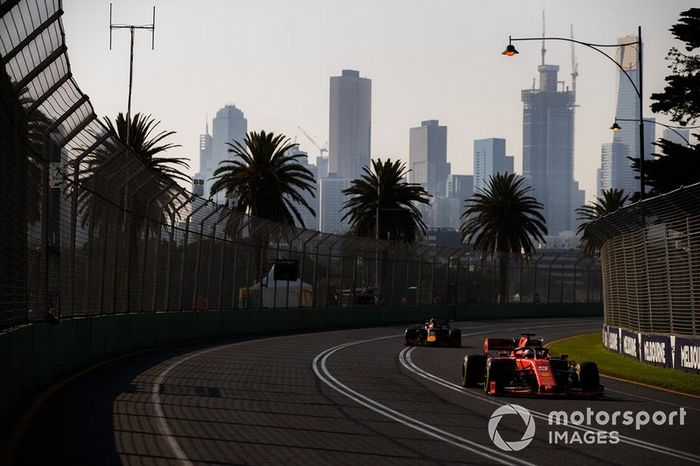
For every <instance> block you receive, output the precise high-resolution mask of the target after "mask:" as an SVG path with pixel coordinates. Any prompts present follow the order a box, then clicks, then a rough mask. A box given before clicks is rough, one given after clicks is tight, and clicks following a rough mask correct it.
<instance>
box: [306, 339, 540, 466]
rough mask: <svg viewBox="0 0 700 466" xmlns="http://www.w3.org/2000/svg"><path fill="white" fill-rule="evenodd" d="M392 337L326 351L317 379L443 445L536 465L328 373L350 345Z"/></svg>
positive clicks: (316, 366) (321, 355) (316, 364)
mask: <svg viewBox="0 0 700 466" xmlns="http://www.w3.org/2000/svg"><path fill="white" fill-rule="evenodd" d="M479 333H481V332H479ZM479 333H475V335H478V334H479ZM388 338H395V336H394V335H392V336H389V337H380V338H373V339H369V340H361V341H356V342H352V343H345V344H342V345H338V346H334V347H333V348H329V349H327V350H325V351H324V352H322V353H319V354H318V355H316V357H315V358H314V360H313V363H312V368H313V371H314V373H315V374H316V376H317V377H318V378H319V379H320V380H321V381H322V382H323V383H325V384H326V385H328V386H329V387H331V388H332V389H333V390H335V391H337V392H338V393H340V394H342V395H344V396H346V397H348V398H350V399H351V400H353V401H355V402H356V403H358V404H360V405H362V406H364V407H365V408H368V409H371V410H372V411H374V412H376V413H378V414H381V415H382V416H385V417H388V418H389V419H391V420H393V421H396V422H398V423H399V424H403V425H404V426H406V427H410V428H411V429H414V430H417V431H419V432H422V433H424V434H426V435H429V436H431V437H433V438H436V439H438V440H442V441H443V442H446V443H449V444H451V445H454V446H456V447H458V448H462V449H464V450H467V451H470V452H472V453H475V454H477V455H479V456H482V457H484V458H488V459H491V460H493V461H496V462H498V463H501V464H505V465H510V464H520V465H525V466H532V465H533V463H529V462H527V461H523V460H521V459H519V458H517V457H513V456H509V455H506V454H505V453H503V452H500V451H498V450H494V449H492V448H488V447H486V446H484V445H481V444H479V443H476V442H474V441H472V440H468V439H466V438H464V437H460V436H457V435H455V434H452V433H450V432H447V431H444V430H442V429H439V428H437V427H435V426H433V425H430V424H427V423H425V422H421V421H419V420H418V419H415V418H412V417H410V416H407V415H405V414H402V413H400V412H398V411H395V410H393V409H391V408H389V407H388V406H386V405H383V404H381V403H379V402H377V401H375V400H373V399H371V398H369V397H367V396H365V395H363V394H361V393H359V392H357V391H355V390H353V389H351V388H349V387H348V386H347V385H345V384H343V383H342V382H340V381H339V380H338V379H336V378H335V377H333V376H332V375H331V373H330V372H329V371H328V368H327V366H326V361H327V360H328V358H329V357H330V356H331V355H332V354H333V353H335V352H336V351H339V350H341V349H344V348H348V347H350V346H355V345H360V344H363V343H369V342H373V341H378V340H385V339H388Z"/></svg>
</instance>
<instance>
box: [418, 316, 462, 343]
mask: <svg viewBox="0 0 700 466" xmlns="http://www.w3.org/2000/svg"><path fill="white" fill-rule="evenodd" d="M416 345H426V346H452V347H455V348H459V347H460V346H462V331H461V330H460V329H458V328H451V327H450V323H449V321H440V320H438V319H436V318H432V319H430V320H429V321H428V322H426V323H425V324H423V325H417V326H415V327H410V328H407V329H406V346H416Z"/></svg>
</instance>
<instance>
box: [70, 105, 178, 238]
mask: <svg viewBox="0 0 700 466" xmlns="http://www.w3.org/2000/svg"><path fill="white" fill-rule="evenodd" d="M104 121H105V130H106V132H107V134H109V135H110V137H109V138H108V139H106V140H105V142H104V143H102V144H101V145H100V146H99V147H97V148H96V149H95V150H94V151H93V152H92V153H91V154H89V155H88V157H86V159H85V162H84V167H85V168H83V169H82V170H81V176H80V181H81V183H80V184H81V188H83V189H80V191H79V208H80V214H81V223H82V226H83V227H85V226H86V225H88V224H90V223H93V225H92V226H93V227H94V226H97V225H98V224H99V223H100V222H101V221H102V220H103V219H105V218H106V214H105V210H106V208H107V206H106V205H105V201H107V202H111V203H112V204H116V205H117V206H119V207H120V208H122V209H127V210H129V211H130V212H132V213H134V214H136V216H137V217H141V218H142V219H146V218H147V219H149V220H151V221H154V222H161V223H167V222H169V219H170V214H171V212H172V211H173V209H174V208H175V206H174V205H173V204H172V201H171V200H168V199H161V200H157V201H156V202H153V203H151V205H150V211H148V212H147V211H146V210H147V208H148V206H147V204H148V202H147V200H146V199H144V198H143V197H136V194H137V192H138V191H139V190H140V186H141V185H142V184H143V182H144V181H148V182H149V183H150V186H149V187H148V189H147V192H149V193H153V192H156V191H159V190H160V189H161V188H166V187H168V186H173V187H175V183H176V182H177V181H181V182H184V183H188V182H191V178H190V177H189V176H188V175H187V174H186V173H185V172H184V170H186V169H188V168H189V165H188V163H187V160H188V159H186V158H179V157H164V156H163V154H164V153H165V152H167V151H169V150H171V149H174V148H177V147H180V146H179V145H177V144H173V143H165V142H164V140H165V139H166V138H168V137H170V136H172V135H174V134H175V132H174V131H159V130H158V129H157V128H158V125H159V124H160V122H159V121H157V120H155V119H154V118H153V117H152V116H151V115H142V114H140V113H137V114H135V115H134V116H133V118H131V120H129V121H127V119H126V117H125V116H124V114H123V113H119V114H118V115H117V118H116V120H115V122H112V120H110V119H109V118H108V117H105V118H104ZM127 127H128V133H129V134H128V138H127ZM92 136H93V137H95V138H99V137H101V136H102V134H93V135H92ZM116 187H119V190H118V191H117V190H116V189H112V188H116ZM134 220H135V221H136V217H135V218H134ZM135 226H136V228H135V231H139V230H140V229H141V228H142V226H143V221H137V222H136V224H135Z"/></svg>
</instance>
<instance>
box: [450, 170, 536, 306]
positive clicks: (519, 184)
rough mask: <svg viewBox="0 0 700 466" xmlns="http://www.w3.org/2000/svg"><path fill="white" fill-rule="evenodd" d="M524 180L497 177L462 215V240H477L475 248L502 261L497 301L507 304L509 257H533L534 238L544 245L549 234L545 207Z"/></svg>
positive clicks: (513, 176)
mask: <svg viewBox="0 0 700 466" xmlns="http://www.w3.org/2000/svg"><path fill="white" fill-rule="evenodd" d="M524 181H525V180H524V178H522V177H520V176H517V175H516V174H515V173H505V174H500V173H498V174H496V175H494V176H492V177H491V178H490V179H489V182H488V185H487V186H486V188H485V189H484V190H483V191H482V192H478V193H476V194H474V195H473V196H472V197H471V199H468V200H467V201H466V204H465V207H466V210H465V211H464V213H463V214H462V219H463V223H462V226H461V233H462V240H467V242H471V241H472V240H474V249H476V250H479V251H481V252H482V253H485V254H497V255H498V259H499V284H500V285H499V295H498V301H499V302H501V303H505V302H508V277H507V273H508V256H509V254H510V253H516V254H521V253H525V254H530V253H531V252H532V251H533V250H534V249H535V245H534V243H533V239H534V240H537V241H541V242H544V235H546V234H547V226H546V225H545V219H544V216H543V215H542V213H541V210H542V207H543V206H542V204H541V203H540V202H538V201H537V199H535V198H534V197H533V196H531V195H529V193H530V192H531V191H532V188H531V187H529V186H523V183H524Z"/></svg>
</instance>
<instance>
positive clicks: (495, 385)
mask: <svg viewBox="0 0 700 466" xmlns="http://www.w3.org/2000/svg"><path fill="white" fill-rule="evenodd" d="M534 336H535V334H533V333H524V334H522V336H521V337H520V338H519V339H515V338H513V339H504V338H486V339H485V340H484V352H483V354H469V355H467V356H465V357H464V362H463V364H462V385H463V386H465V387H478V386H482V385H483V387H484V391H485V392H486V393H488V394H490V395H543V396H556V395H559V396H577V397H595V396H600V395H602V394H603V386H602V385H601V384H600V377H599V375H598V366H597V365H596V363H594V362H579V363H576V362H575V361H571V360H569V358H568V357H567V356H566V355H565V354H562V355H560V356H559V357H554V356H551V355H550V354H549V349H548V348H545V347H544V345H543V341H542V339H541V338H537V339H536V338H533V337H534Z"/></svg>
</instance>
